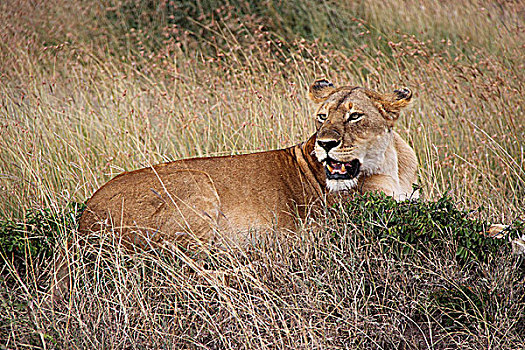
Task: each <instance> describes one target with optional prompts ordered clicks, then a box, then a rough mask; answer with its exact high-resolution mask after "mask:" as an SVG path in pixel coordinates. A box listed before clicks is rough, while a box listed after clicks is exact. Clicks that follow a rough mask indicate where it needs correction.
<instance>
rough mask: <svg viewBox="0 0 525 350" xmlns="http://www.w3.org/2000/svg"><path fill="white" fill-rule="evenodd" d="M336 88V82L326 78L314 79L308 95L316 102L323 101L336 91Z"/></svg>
mask: <svg viewBox="0 0 525 350" xmlns="http://www.w3.org/2000/svg"><path fill="white" fill-rule="evenodd" d="M334 90H335V87H334V84H332V83H331V82H330V81H328V80H326V79H324V78H321V79H317V80H316V81H314V83H313V84H312V85H311V86H310V90H309V91H308V95H309V96H310V99H311V100H312V101H314V102H315V103H321V102H323V101H325V100H326V99H327V98H328V96H330V94H331V93H332V92H334Z"/></svg>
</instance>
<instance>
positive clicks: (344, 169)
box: [323, 158, 361, 180]
mask: <svg viewBox="0 0 525 350" xmlns="http://www.w3.org/2000/svg"><path fill="white" fill-rule="evenodd" d="M323 164H324V170H325V172H326V177H327V178H328V179H329V180H350V179H353V178H355V177H356V176H357V175H358V174H359V169H360V168H361V163H360V162H359V160H358V159H354V160H352V161H351V162H347V163H343V162H338V161H336V160H333V159H331V158H328V159H327V160H326V161H324V162H323Z"/></svg>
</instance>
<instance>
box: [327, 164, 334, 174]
mask: <svg viewBox="0 0 525 350" xmlns="http://www.w3.org/2000/svg"><path fill="white" fill-rule="evenodd" d="M326 167H327V168H328V170H329V171H330V172H331V173H333V172H334V168H332V167H331V166H330V164H328V163H326Z"/></svg>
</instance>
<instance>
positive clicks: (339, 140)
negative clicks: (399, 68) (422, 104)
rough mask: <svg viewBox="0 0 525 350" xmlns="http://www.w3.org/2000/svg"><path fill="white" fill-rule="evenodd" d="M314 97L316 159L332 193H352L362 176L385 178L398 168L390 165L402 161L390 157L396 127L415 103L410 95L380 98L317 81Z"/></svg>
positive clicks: (370, 92)
mask: <svg viewBox="0 0 525 350" xmlns="http://www.w3.org/2000/svg"><path fill="white" fill-rule="evenodd" d="M309 94H310V98H311V99H312V100H313V101H314V102H315V103H317V104H318V107H317V110H316V113H315V119H316V127H317V135H316V143H315V155H316V157H317V159H318V160H319V162H321V163H322V164H323V165H324V169H325V172H326V177H327V181H326V182H327V183H326V185H327V187H328V189H330V190H331V191H339V190H346V189H352V188H354V187H355V186H356V185H357V183H358V179H359V178H360V177H361V176H369V175H373V174H379V173H382V172H384V171H385V170H386V169H384V168H385V167H390V166H391V167H394V166H395V167H396V169H397V164H389V163H393V162H394V161H396V162H397V160H394V159H389V157H388V154H387V153H388V150H389V149H390V148H392V147H393V138H394V132H393V130H392V128H393V126H394V122H395V121H396V120H397V118H398V117H399V112H400V110H401V109H402V108H403V107H405V106H407V105H408V103H409V101H410V99H411V98H412V92H411V91H410V90H408V89H406V88H403V89H399V90H395V91H394V92H393V93H388V94H381V93H378V92H375V91H373V90H369V89H365V88H361V87H353V86H343V87H339V88H336V87H335V86H334V85H333V84H332V83H331V82H329V81H328V80H326V79H318V80H316V81H315V82H314V83H313V84H312V86H311V87H310V91H309ZM391 170H393V169H388V170H386V171H387V172H389V171H391Z"/></svg>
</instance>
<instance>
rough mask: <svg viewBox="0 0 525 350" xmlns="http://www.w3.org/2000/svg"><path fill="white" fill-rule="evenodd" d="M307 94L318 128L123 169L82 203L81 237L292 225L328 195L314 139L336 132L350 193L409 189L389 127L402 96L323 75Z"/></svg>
mask: <svg viewBox="0 0 525 350" xmlns="http://www.w3.org/2000/svg"><path fill="white" fill-rule="evenodd" d="M310 96H311V98H312V99H313V100H314V101H315V102H317V103H319V106H318V111H325V112H326V116H327V118H326V121H324V122H323V123H320V122H317V133H316V134H314V135H313V136H312V137H311V138H310V139H309V140H308V141H306V142H305V143H302V144H300V145H296V146H293V147H290V148H287V149H282V150H276V151H269V152H261V153H254V154H247V155H239V156H226V157H211V158H196V159H186V160H179V161H175V162H171V163H166V164H160V165H156V166H153V167H150V168H144V169H139V170H135V171H132V172H127V173H123V174H121V175H119V176H117V177H115V178H114V179H112V180H111V181H109V182H108V183H106V184H105V185H104V186H102V187H101V188H100V189H99V190H98V191H97V192H95V194H94V195H93V196H92V197H91V198H90V199H89V200H88V202H87V209H86V210H85V212H84V213H83V215H82V217H81V219H80V226H79V231H80V232H81V233H83V234H88V233H90V232H97V231H100V230H101V229H102V228H104V226H105V227H110V228H111V229H112V232H114V234H116V235H119V236H120V237H122V238H123V239H124V241H125V242H128V244H132V245H136V246H147V245H151V244H162V243H163V242H165V241H168V242H180V243H182V244H188V243H192V242H199V241H202V242H208V241H212V240H214V239H217V238H218V237H221V236H220V235H217V232H220V233H221V234H222V235H226V236H229V237H231V238H234V239H237V238H241V239H243V237H244V236H245V235H246V233H247V232H248V231H249V230H251V229H259V228H268V227H274V228H278V229H280V230H283V229H292V230H293V229H294V228H295V226H296V220H297V218H301V219H302V218H304V217H305V216H306V215H307V212H308V210H309V209H310V208H311V206H312V205H316V203H318V204H322V203H323V201H324V200H325V195H326V194H327V193H328V192H329V191H327V189H326V186H327V178H326V176H327V175H326V172H325V168H324V166H323V164H322V163H321V162H319V159H318V158H319V157H320V156H322V154H321V153H322V152H321V151H320V150H319V148H320V147H319V144H318V142H317V141H318V140H319V139H321V140H325V141H326V140H334V139H338V138H339V139H340V141H341V144H340V147H336V148H334V149H332V150H330V152H329V153H330V155H331V156H332V157H334V158H336V159H337V160H340V161H351V160H352V159H355V158H357V157H361V158H360V160H361V161H362V162H364V163H363V165H362V168H363V172H361V173H360V174H359V176H358V177H357V178H356V184H357V186H355V187H354V188H352V189H351V190H353V191H355V190H359V191H374V190H381V191H384V192H385V193H387V194H389V195H394V196H396V197H403V196H408V195H410V194H411V186H412V183H414V182H415V181H416V167H417V161H416V157H415V154H414V151H413V150H412V149H411V148H410V147H409V146H408V145H407V144H406V143H405V142H404V141H403V140H402V139H401V138H400V137H399V135H397V134H396V133H395V132H393V131H392V126H393V123H394V121H395V120H396V119H397V117H398V115H399V109H400V108H402V107H403V106H404V105H406V103H408V100H409V97H408V98H406V97H407V96H408V95H407V94H406V93H405V94H404V95H403V94H399V93H397V94H387V95H382V94H379V93H377V92H374V91H371V90H367V89H363V88H352V87H342V88H335V87H334V86H333V85H332V84H331V83H329V82H327V81H326V80H322V81H316V82H315V83H314V85H312V88H311V89H310ZM410 96H411V94H410ZM351 108H353V109H358V110H359V111H360V112H362V113H363V119H362V120H360V121H359V122H355V123H348V122H345V120H344V118H345V114H346V113H347V112H348V111H349V110H350V109H351ZM318 113H319V112H318ZM316 114H317V113H316ZM378 136H379V138H378ZM374 140H375V141H377V142H376V143H377V149H375V148H374V147H376V146H375V145H374ZM367 148H368V149H367ZM373 157H375V158H373ZM368 162H369V163H370V164H371V165H370V166H369V167H367V163H368ZM368 168H370V169H368Z"/></svg>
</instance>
